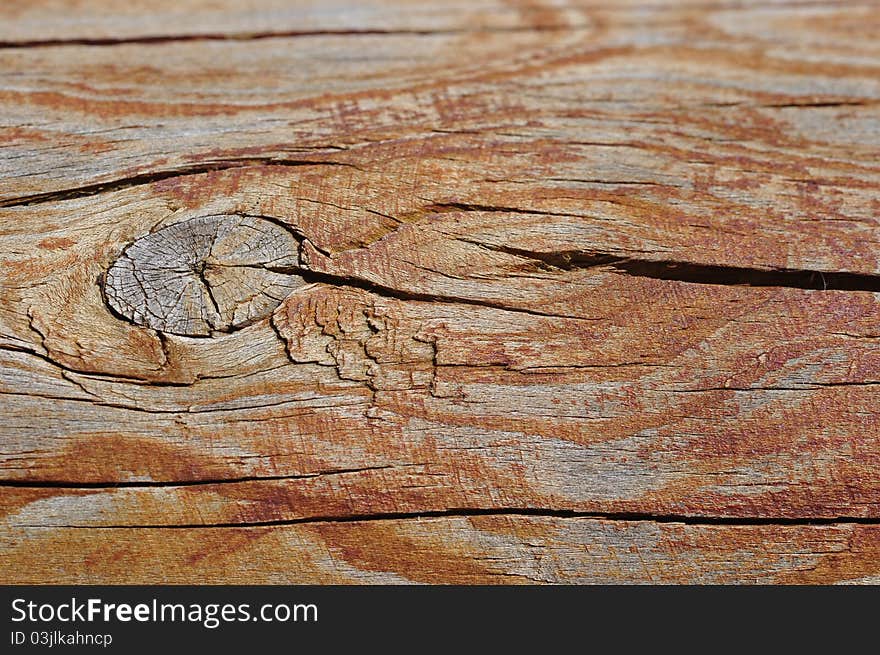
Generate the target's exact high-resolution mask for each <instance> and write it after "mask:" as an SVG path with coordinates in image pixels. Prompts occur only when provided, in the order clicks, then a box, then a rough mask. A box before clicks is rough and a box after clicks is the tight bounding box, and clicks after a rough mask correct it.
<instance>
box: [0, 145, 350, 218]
mask: <svg viewBox="0 0 880 655" xmlns="http://www.w3.org/2000/svg"><path fill="white" fill-rule="evenodd" d="M253 166H351V164H346V163H344V162H339V161H332V160H316V159H284V158H277V157H249V158H242V159H228V160H224V161H218V162H214V163H207V164H197V165H193V166H182V167H179V168H173V169H170V170H165V171H154V172H150V173H140V174H138V175H132V176H130V177H124V178H120V179H118V180H111V181H109V182H97V183H95V184H86V185H83V186H80V187H75V188H72V189H62V190H58V191H47V192H44V193H34V194H31V195H27V196H19V197H16V198H7V199H6V200H0V207H23V206H27V205H36V204H40V203H46V202H57V201H60V200H72V199H75V198H88V197H91V196H96V195H99V194H101V193H107V192H110V191H119V190H121V189H129V188H131V187H137V186H143V185H146V184H152V183H153V182H161V181H162V180H167V179H170V178H174V177H186V176H188V175H201V174H204V173H211V172H214V171H225V170H229V169H233V168H248V167H253Z"/></svg>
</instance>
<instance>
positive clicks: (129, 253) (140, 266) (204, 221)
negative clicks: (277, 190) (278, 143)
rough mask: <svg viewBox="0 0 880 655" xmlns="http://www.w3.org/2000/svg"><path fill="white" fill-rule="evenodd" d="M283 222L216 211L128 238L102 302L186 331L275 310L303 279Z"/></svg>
mask: <svg viewBox="0 0 880 655" xmlns="http://www.w3.org/2000/svg"><path fill="white" fill-rule="evenodd" d="M298 246H299V244H298V242H297V239H296V238H295V237H294V235H293V234H292V233H291V232H289V231H288V230H287V229H286V228H284V227H282V226H280V225H278V224H276V223H274V222H272V221H269V220H266V219H264V218H255V217H252V216H237V215H232V214H221V215H215V216H202V217H200V218H193V219H190V220H187V221H182V222H180V223H174V224H172V225H169V226H167V227H164V228H162V229H161V230H158V231H156V232H153V233H151V234H148V235H146V236H144V237H141V238H140V239H137V240H136V241H134V242H132V243H131V244H129V245H128V246H127V247H126V248H125V250H123V251H122V254H121V255H120V256H119V258H118V259H117V260H116V261H115V262H113V264H112V265H111V266H110V269H109V270H108V271H107V275H106V278H105V282H104V293H105V296H106V299H107V303H108V304H109V305H110V307H111V308H112V309H113V310H114V311H116V313H118V314H120V315H121V316H123V317H125V318H127V319H128V320H130V321H132V322H133V323H135V324H137V325H142V326H144V327H149V328H152V329H154V330H159V331H160V332H167V333H170V334H180V335H186V336H191V337H204V336H210V335H212V334H214V333H216V332H231V331H233V330H236V329H238V328H241V327H244V326H246V325H249V324H251V323H253V322H255V321H258V320H260V319H261V318H264V317H266V316H268V315H269V314H271V313H272V311H273V310H274V309H275V308H276V307H277V306H278V305H279V304H280V303H281V301H282V300H284V298H285V297H286V296H287V295H288V294H290V292H291V291H293V290H294V289H297V288H298V287H301V286H303V285H304V284H305V281H304V280H303V278H302V277H300V276H299V275H297V274H296V271H298V270H299V256H298V254H297V253H298Z"/></svg>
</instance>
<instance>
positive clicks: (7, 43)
mask: <svg viewBox="0 0 880 655" xmlns="http://www.w3.org/2000/svg"><path fill="white" fill-rule="evenodd" d="M591 29H593V28H592V27H590V26H578V25H512V26H506V27H503V26H499V27H479V26H475V27H464V28H450V29H427V28H425V29H417V28H416V29H370V28H367V29H316V30H277V31H272V30H268V31H264V32H237V33H225V34H224V33H219V32H218V33H211V32H206V33H203V34H165V35H158V34H157V35H142V36H128V37H125V36H121V37H94V38H88V37H74V38H67V39H64V38H54V39H28V40H21V41H13V40H3V41H0V48H10V49H11V48H48V47H63V46H115V45H161V44H165V43H180V42H199V41H263V40H266V39H289V38H314V37H328V36H354V37H358V36H456V35H468V34H507V33H517V32H527V33H528V32H535V33H542V32H578V31H584V30H591Z"/></svg>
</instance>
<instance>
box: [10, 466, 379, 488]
mask: <svg viewBox="0 0 880 655" xmlns="http://www.w3.org/2000/svg"><path fill="white" fill-rule="evenodd" d="M390 468H394V466H392V465H390V464H386V465H383V466H364V467H361V468H347V469H330V470H327V471H316V472H314V473H302V474H298V475H248V476H241V477H231V478H201V479H198V480H126V481H121V482H109V481H95V482H77V481H73V480H0V488H3V487H12V488H17V489H147V488H155V487H164V488H167V487H198V486H207V485H221V484H240V483H245V482H273V481H284V480H307V479H310V478H319V477H324V476H328V475H346V474H351V473H361V472H364V471H380V470H384V469H390Z"/></svg>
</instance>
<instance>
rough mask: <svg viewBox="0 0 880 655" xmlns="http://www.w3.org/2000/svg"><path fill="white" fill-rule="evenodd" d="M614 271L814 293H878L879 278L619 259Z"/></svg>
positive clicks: (679, 280)
mask: <svg viewBox="0 0 880 655" xmlns="http://www.w3.org/2000/svg"><path fill="white" fill-rule="evenodd" d="M610 266H611V268H612V269H613V270H615V271H619V272H621V273H625V274H626V275H633V276H636V277H647V278H652V279H655V280H673V281H677V282H692V283H695V284H720V285H725V286H750V287H788V288H791V289H811V290H816V291H872V292H880V275H873V274H870V273H846V272H830V271H829V272H826V271H813V270H804V269H773V270H762V269H758V268H746V267H739V266H714V265H706V264H690V263H686V262H675V261H658V262H652V261H644V260H633V259H621V260H620V261H616V262H613V263H612V264H611V265H610Z"/></svg>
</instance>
